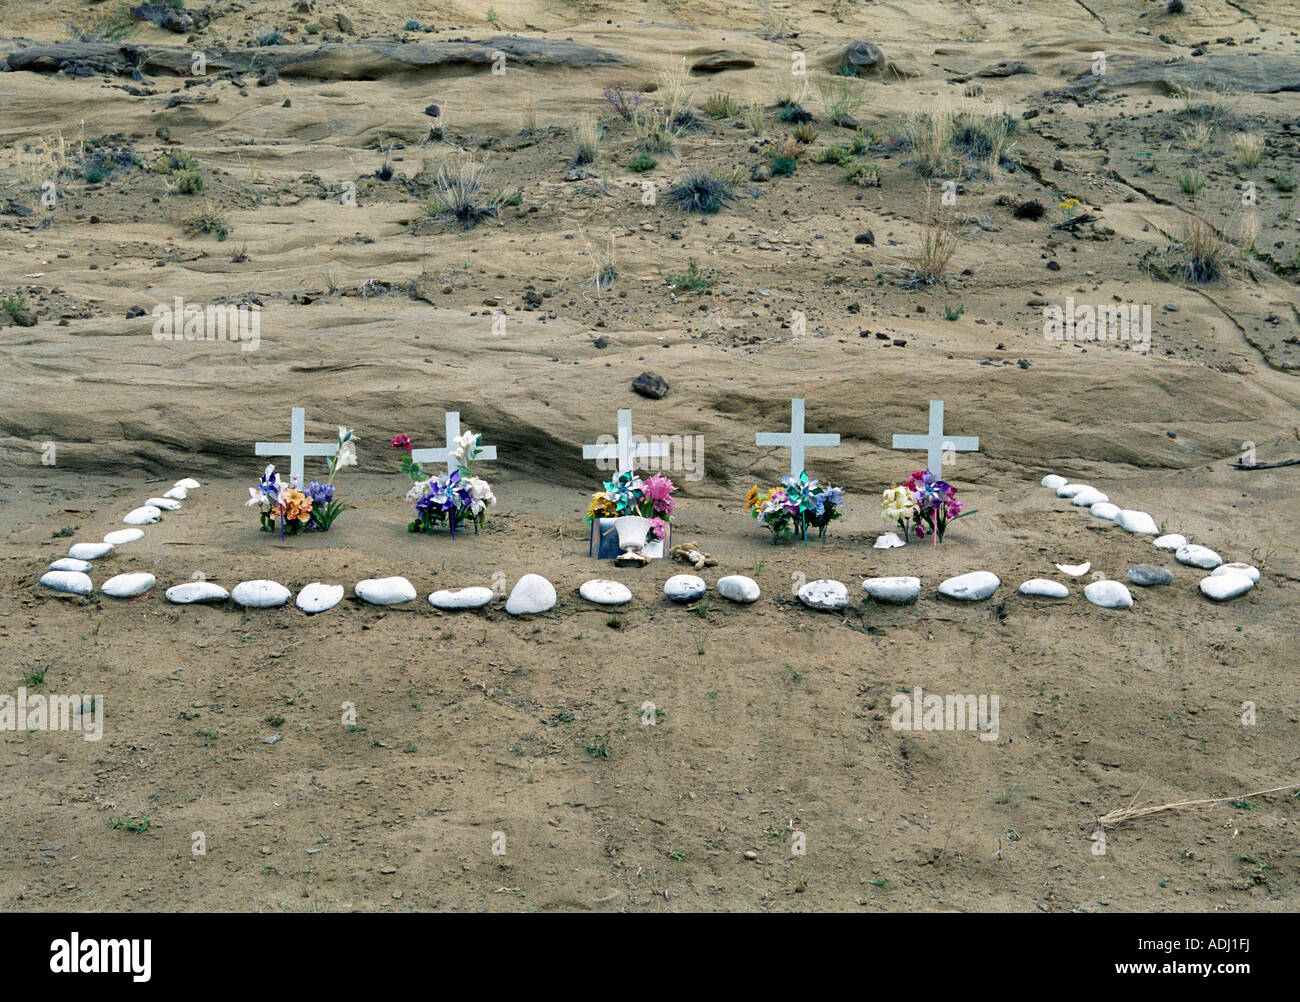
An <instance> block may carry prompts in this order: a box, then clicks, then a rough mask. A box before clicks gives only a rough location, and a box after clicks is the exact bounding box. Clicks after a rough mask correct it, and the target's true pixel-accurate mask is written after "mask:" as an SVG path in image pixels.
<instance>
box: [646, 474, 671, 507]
mask: <svg viewBox="0 0 1300 1002" xmlns="http://www.w3.org/2000/svg"><path fill="white" fill-rule="evenodd" d="M641 489H642V490H643V491H645V495H646V497H648V498H650V499H651V500H652V501H672V499H673V491H675V490H677V488H676V487H675V486H674V485H673V482H672V481H671V480H669V479H668V478H667V477H665V476H664V475H663V474H662V473H656V474H655V475H654V476H653V477H651V478H650V479H649V480H647V481H646V482H645V484H644V485H643V486H642V488H641Z"/></svg>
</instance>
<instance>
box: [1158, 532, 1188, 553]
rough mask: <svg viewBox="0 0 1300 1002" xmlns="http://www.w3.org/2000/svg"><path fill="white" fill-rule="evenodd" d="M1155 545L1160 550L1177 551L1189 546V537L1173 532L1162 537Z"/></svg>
mask: <svg viewBox="0 0 1300 1002" xmlns="http://www.w3.org/2000/svg"><path fill="white" fill-rule="evenodd" d="M1155 545H1156V548H1157V549H1160V550H1177V549H1180V548H1182V547H1184V546H1186V545H1187V537H1186V536H1180V535H1178V533H1176V532H1171V533H1169V534H1168V535H1167V536H1161V537H1160V538H1159V539H1157V540H1156V541H1155Z"/></svg>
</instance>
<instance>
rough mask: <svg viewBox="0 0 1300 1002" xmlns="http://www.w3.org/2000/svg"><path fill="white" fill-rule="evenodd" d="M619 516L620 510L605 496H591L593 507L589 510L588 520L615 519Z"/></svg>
mask: <svg viewBox="0 0 1300 1002" xmlns="http://www.w3.org/2000/svg"><path fill="white" fill-rule="evenodd" d="M617 515H618V508H617V507H616V506H615V504H614V502H613V501H611V500H610V499H609V498H607V497H606V496H605V495H604V494H593V495H592V496H591V507H590V508H589V509H587V517H588V518H614V517H615V516H617Z"/></svg>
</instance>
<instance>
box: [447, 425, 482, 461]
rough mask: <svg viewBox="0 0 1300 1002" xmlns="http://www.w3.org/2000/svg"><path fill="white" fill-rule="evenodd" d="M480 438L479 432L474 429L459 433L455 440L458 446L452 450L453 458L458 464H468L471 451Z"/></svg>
mask: <svg viewBox="0 0 1300 1002" xmlns="http://www.w3.org/2000/svg"><path fill="white" fill-rule="evenodd" d="M477 439H478V434H477V433H476V432H473V431H468V430H467V431H465V432H463V433H462V434H460V435H458V436H457V437H456V438H455V439H454V441H455V443H456V448H454V449H452V450H451V458H452V459H454V460H455V461H456V464H457V465H458V466H468V465H469V460H470V452H471V451H472V450H473V448H474V442H475V441H476V440H477Z"/></svg>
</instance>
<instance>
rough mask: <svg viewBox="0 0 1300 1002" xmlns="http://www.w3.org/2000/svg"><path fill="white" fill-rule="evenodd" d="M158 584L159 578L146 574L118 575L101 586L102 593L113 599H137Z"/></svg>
mask: <svg viewBox="0 0 1300 1002" xmlns="http://www.w3.org/2000/svg"><path fill="white" fill-rule="evenodd" d="M155 584H157V578H155V577H154V576H153V575H152V574H146V573H144V572H140V573H136V574H118V575H116V576H115V577H111V578H109V579H108V580H107V581H105V582H104V583H103V585H101V586H100V589H99V590H100V591H102V592H103V593H104V594H105V595H108V596H110V597H112V598H135V596H137V595H143V594H144V593H145V592H147V591H148V590H149V589H150V588H152V587H153V586H154V585H155Z"/></svg>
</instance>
